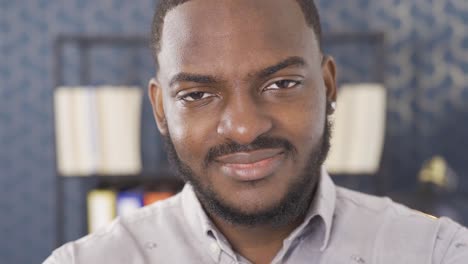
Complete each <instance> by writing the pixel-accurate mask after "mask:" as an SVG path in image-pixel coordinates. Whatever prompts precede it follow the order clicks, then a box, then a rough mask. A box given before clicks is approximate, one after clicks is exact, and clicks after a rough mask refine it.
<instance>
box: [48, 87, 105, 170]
mask: <svg viewBox="0 0 468 264" xmlns="http://www.w3.org/2000/svg"><path fill="white" fill-rule="evenodd" d="M94 100H95V91H94V90H91V89H82V88H78V87H59V88H57V90H56V91H55V94H54V106H55V130H56V142H57V143H56V151H57V168H58V171H59V172H60V173H61V174H62V175H65V176H72V175H73V176H85V175H90V174H92V173H94V172H96V169H97V162H98V157H99V153H98V148H97V134H96V131H95V126H96V119H95V118H94V117H95V109H94V104H95V101H94Z"/></svg>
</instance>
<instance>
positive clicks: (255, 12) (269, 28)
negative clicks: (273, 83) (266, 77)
mask: <svg viewBox="0 0 468 264" xmlns="http://www.w3.org/2000/svg"><path fill="white" fill-rule="evenodd" d="M318 55H319V48H318V44H317V41H316V39H315V35H314V32H313V29H311V28H310V27H309V26H308V25H307V23H306V21H305V18H304V14H303V13H302V10H301V8H300V6H299V4H297V2H296V1H294V0H289V1H288V0H286V1H285V0H256V1H252V0H192V1H188V2H186V3H184V4H182V5H179V6H177V7H176V8H174V9H173V10H171V11H169V12H168V14H167V15H166V18H165V20H164V25H163V30H162V37H161V51H160V53H159V55H158V60H159V65H160V73H162V75H171V74H176V73H178V72H180V71H195V72H200V70H202V71H205V72H213V71H221V70H224V71H229V72H230V73H233V74H234V73H238V74H241V73H240V72H242V71H243V70H245V71H249V70H250V68H255V67H256V66H258V67H261V66H262V65H263V64H265V65H268V64H269V63H274V62H277V61H278V59H283V58H286V57H290V56H301V57H307V58H310V59H313V58H314V57H318ZM252 70H253V69H252Z"/></svg>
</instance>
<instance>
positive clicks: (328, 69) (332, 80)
mask: <svg viewBox="0 0 468 264" xmlns="http://www.w3.org/2000/svg"><path fill="white" fill-rule="evenodd" d="M322 75H323V81H324V83H325V88H326V89H327V93H326V96H327V114H329V115H331V114H333V112H334V110H335V109H334V108H333V107H331V105H332V103H336V97H337V87H336V64H335V60H334V59H333V57H331V56H327V55H325V56H324V57H323V60H322Z"/></svg>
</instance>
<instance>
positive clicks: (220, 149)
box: [204, 136, 297, 166]
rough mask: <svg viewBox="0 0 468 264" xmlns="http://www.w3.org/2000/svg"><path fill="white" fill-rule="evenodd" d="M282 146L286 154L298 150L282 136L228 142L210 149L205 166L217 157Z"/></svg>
mask: <svg viewBox="0 0 468 264" xmlns="http://www.w3.org/2000/svg"><path fill="white" fill-rule="evenodd" d="M269 148H282V149H284V152H285V154H286V155H292V154H294V153H296V152H297V150H296V148H295V147H294V146H293V145H292V144H291V142H289V141H288V140H286V139H284V138H280V137H270V136H260V137H258V138H256V139H255V140H254V141H252V143H250V144H247V145H242V144H239V143H236V142H233V141H232V142H228V143H225V144H222V145H218V146H215V147H212V148H211V149H209V150H208V153H207V155H206V158H205V162H204V163H205V166H207V165H208V164H209V163H211V162H213V161H215V160H216V158H218V157H220V156H224V155H228V154H233V153H237V152H249V151H254V150H259V149H269Z"/></svg>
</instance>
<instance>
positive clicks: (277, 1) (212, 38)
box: [45, 0, 468, 264]
mask: <svg viewBox="0 0 468 264" xmlns="http://www.w3.org/2000/svg"><path fill="white" fill-rule="evenodd" d="M320 38H321V31H320V22H319V18H318V14H317V10H316V8H315V6H314V3H313V1H312V0H256V1H253V0H229V1H228V0H189V1H187V0H186V1H182V0H179V1H176V0H161V1H160V3H159V7H158V8H157V11H156V14H155V18H154V25H153V33H152V40H153V45H152V46H153V48H154V55H155V57H156V61H157V64H158V72H157V75H156V78H155V79H153V80H151V81H150V84H149V97H150V99H151V103H152V105H153V110H154V115H155V118H156V122H157V125H158V128H159V130H160V132H161V134H162V135H163V136H164V138H165V139H166V143H167V144H166V145H167V150H168V153H169V156H170V159H171V161H172V163H173V164H174V167H175V168H176V169H177V171H178V172H179V174H180V175H181V176H182V177H183V179H185V180H186V182H187V183H188V184H187V185H186V187H185V188H184V190H183V191H182V192H181V193H180V194H179V195H177V196H175V197H174V198H171V199H169V200H167V201H164V202H159V203H156V204H153V205H151V206H149V207H146V208H144V209H142V210H140V211H138V212H137V213H136V214H134V215H131V216H128V217H124V218H120V219H118V220H116V221H114V223H113V224H112V225H111V226H109V227H108V228H106V229H104V230H101V231H99V232H97V233H94V234H91V235H89V236H87V237H85V238H83V239H80V240H78V241H76V242H72V243H69V244H66V245H64V246H63V247H61V248H60V249H58V250H56V251H55V252H54V253H53V254H52V256H51V257H50V258H49V259H48V260H46V261H45V263H48V264H51V263H360V264H364V263H460V264H461V263H468V231H467V230H466V229H465V228H463V227H461V226H460V225H458V224H456V223H454V222H452V221H451V220H449V219H445V218H442V219H433V218H430V217H427V216H424V215H423V214H420V213H418V212H415V211H412V210H410V209H407V208H406V207H404V206H401V205H398V204H395V203H393V202H392V201H391V200H389V199H387V198H377V197H372V196H368V195H364V194H361V193H357V192H353V191H350V190H346V189H343V188H338V187H335V185H334V184H333V182H332V181H331V180H330V178H329V176H328V175H327V173H326V172H325V171H324V170H323V169H322V164H323V162H324V160H325V158H326V155H327V152H328V149H329V134H330V124H329V122H328V115H330V114H331V113H333V111H334V108H335V103H334V102H335V99H336V82H335V75H336V71H335V63H334V61H333V60H332V59H331V58H330V57H327V56H325V55H323V54H322V52H321V47H320Z"/></svg>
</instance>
